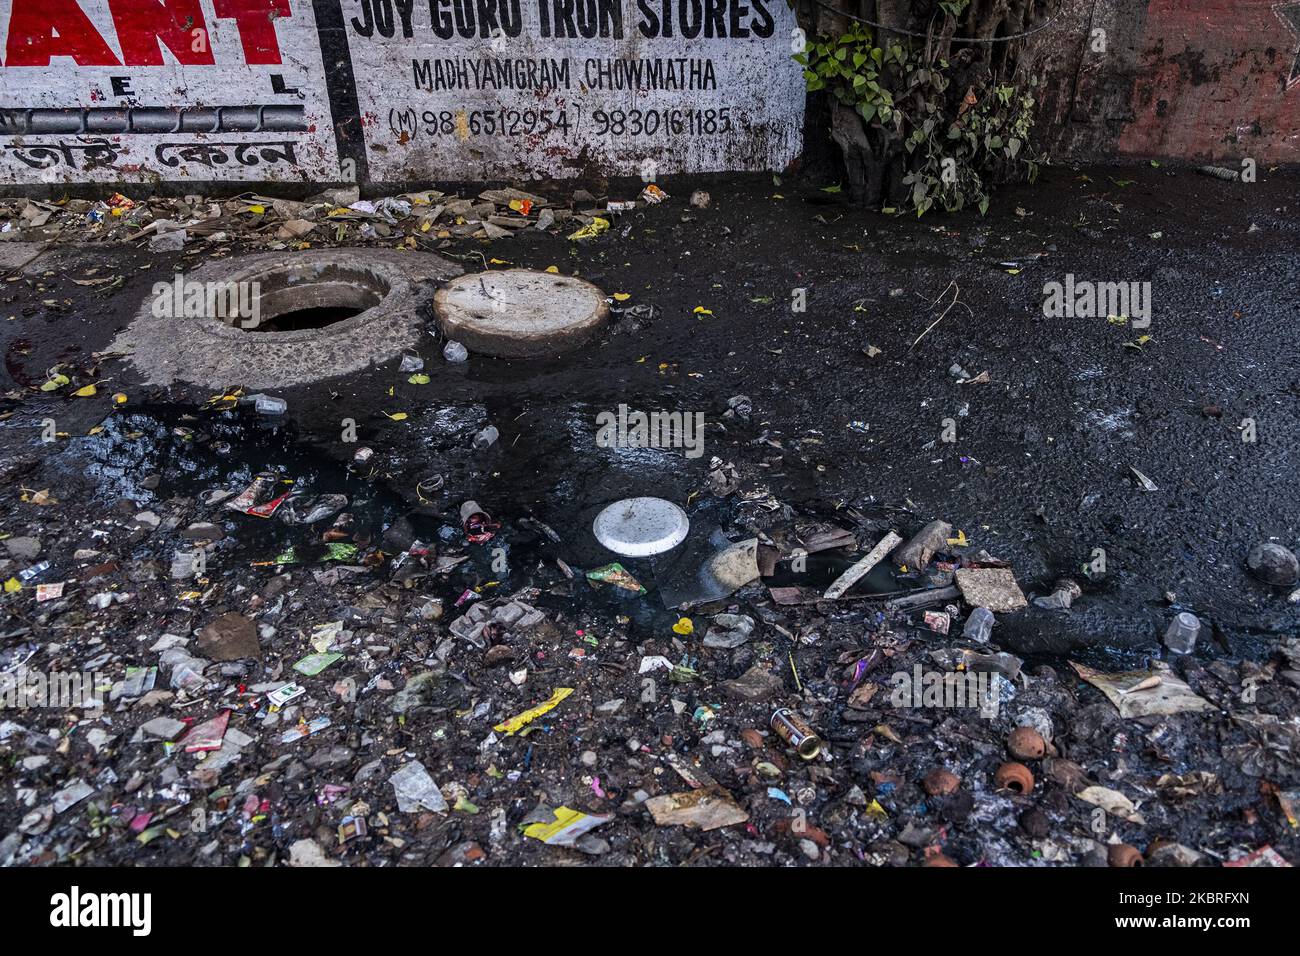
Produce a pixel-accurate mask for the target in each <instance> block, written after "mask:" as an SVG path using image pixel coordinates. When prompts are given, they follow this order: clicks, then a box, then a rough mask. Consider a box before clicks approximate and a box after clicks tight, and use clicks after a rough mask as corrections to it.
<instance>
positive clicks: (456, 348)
mask: <svg viewBox="0 0 1300 956" xmlns="http://www.w3.org/2000/svg"><path fill="white" fill-rule="evenodd" d="M442 357H443V358H445V359H446V360H447V361H448V362H451V363H453V364H455V363H459V362H463V361H465V360H466V359H467V358H469V349H467V348H465V346H463V345H461V344H460V343H459V342H448V343H447V344H446V345H444V346H443V347H442Z"/></svg>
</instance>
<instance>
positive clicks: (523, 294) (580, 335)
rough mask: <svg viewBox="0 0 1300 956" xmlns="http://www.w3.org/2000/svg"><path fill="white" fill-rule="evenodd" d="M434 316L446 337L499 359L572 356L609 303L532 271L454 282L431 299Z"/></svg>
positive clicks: (574, 282)
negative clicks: (568, 354) (569, 354)
mask: <svg viewBox="0 0 1300 956" xmlns="http://www.w3.org/2000/svg"><path fill="white" fill-rule="evenodd" d="M434 313H435V314H436V315H437V317H438V323H439V325H440V326H441V327H442V332H443V334H444V335H446V336H447V338H449V339H455V340H457V341H459V342H462V343H464V345H465V346H466V347H467V348H468V349H469V350H470V351H471V352H482V353H483V354H484V355H494V356H500V357H501V358H540V357H543V356H549V355H560V354H563V353H564V352H570V351H572V350H573V349H576V348H577V347H578V346H580V345H582V344H583V343H584V342H587V341H589V340H590V339H591V338H592V337H593V336H595V335H598V334H599V333H600V331H601V330H602V329H603V328H604V327H605V325H606V324H607V323H608V322H609V304H608V303H607V302H606V301H605V293H604V292H602V291H601V290H600V289H598V288H597V287H596V286H594V285H592V284H591V283H590V282H584V281H583V280H581V279H575V278H573V277H572V276H563V275H558V274H556V273H552V272H536V271H534V270H532V269H503V270H499V271H496V272H478V273H472V274H470V275H463V276H461V277H460V278H458V279H453V280H452V281H451V282H448V283H447V284H446V285H445V286H444V287H443V288H441V289H439V290H438V292H437V295H435V296H434Z"/></svg>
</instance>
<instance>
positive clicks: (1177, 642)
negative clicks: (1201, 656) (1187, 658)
mask: <svg viewBox="0 0 1300 956" xmlns="http://www.w3.org/2000/svg"><path fill="white" fill-rule="evenodd" d="M1200 631H1201V619H1200V618H1198V617H1197V616H1196V615H1195V614H1192V613H1191V612H1190V611H1182V612H1181V613H1179V615H1178V616H1177V617H1176V618H1174V619H1173V620H1172V621H1170V622H1169V628H1168V630H1166V631H1165V647H1167V648H1169V649H1170V650H1171V651H1173V652H1174V653H1175V654H1190V653H1191V652H1192V651H1193V650H1195V649H1196V635H1197V634H1199V633H1200Z"/></svg>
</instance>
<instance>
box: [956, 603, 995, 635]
mask: <svg viewBox="0 0 1300 956" xmlns="http://www.w3.org/2000/svg"><path fill="white" fill-rule="evenodd" d="M992 633H993V612H992V611H990V610H989V609H988V608H986V607H977V608H976V609H975V610H973V611H971V612H970V617H968V618H966V624H965V626H963V627H962V629H961V636H962V637H964V638H965V639H966V640H968V641H974V642H975V643H976V644H987V643H988V642H989V635H990V634H992Z"/></svg>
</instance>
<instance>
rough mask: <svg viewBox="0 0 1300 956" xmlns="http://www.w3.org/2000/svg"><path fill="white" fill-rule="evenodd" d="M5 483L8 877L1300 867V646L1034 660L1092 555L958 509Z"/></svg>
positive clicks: (0, 735)
mask: <svg viewBox="0 0 1300 956" xmlns="http://www.w3.org/2000/svg"><path fill="white" fill-rule="evenodd" d="M367 221H371V222H373V221H372V220H367ZM715 473H717V474H718V475H720V476H723V478H725V479H726V480H722V481H714V480H713V479H712V476H713V475H714V474H715ZM9 477H10V478H11V480H10V481H8V482H6V483H5V485H4V488H5V490H4V491H3V492H0V494H3V497H4V498H5V499H6V500H5V501H4V505H5V510H6V514H7V515H8V517H7V518H6V520H5V524H4V532H5V534H4V538H3V540H2V541H0V553H2V554H3V558H2V559H0V565H2V567H0V578H3V579H4V580H5V585H4V590H5V595H4V598H3V607H4V627H3V633H0V681H3V684H0V699H2V700H3V701H4V702H5V708H4V709H3V710H0V759H2V760H3V761H4V764H5V766H6V767H7V768H8V770H7V773H6V779H7V782H8V784H9V786H7V787H5V788H4V789H3V790H2V791H0V865H20V864H21V865H36V864H46V863H70V862H78V863H91V864H95V863H98V864H128V863H129V864H137V865H139V864H150V863H176V862H181V861H187V862H190V863H193V864H200V865H204V864H207V865H238V866H262V865H276V864H284V865H290V866H337V865H401V864H405V865H428V864H436V865H446V866H461V865H492V864H526V863H559V862H574V861H586V862H596V863H602V864H609V865H629V864H638V865H643V864H681V863H693V864H731V865H737V864H746V865H754V864H772V865H792V864H803V865H813V864H852V863H861V864H868V865H920V866H972V865H1024V866H1044V865H1075V866H1107V865H1109V866H1136V865H1161V866H1212V865H1225V866H1287V865H1290V861H1291V860H1293V859H1294V858H1295V854H1296V850H1297V836H1296V834H1297V827H1300V821H1298V820H1297V807H1298V805H1300V804H1298V803H1297V801H1298V800H1300V719H1298V718H1297V717H1296V716H1294V715H1295V714H1296V713H1297V702H1298V697H1300V641H1298V640H1296V639H1295V638H1293V637H1292V638H1287V639H1284V640H1281V641H1279V642H1278V643H1277V645H1276V647H1275V648H1274V650H1273V653H1272V654H1271V656H1270V657H1269V658H1268V660H1267V661H1265V662H1263V663H1256V662H1251V661H1243V660H1236V659H1232V658H1230V657H1228V656H1225V655H1207V654H1206V653H1204V652H1205V650H1206V648H1205V646H1204V645H1205V643H1206V642H1205V641H1204V640H1202V641H1201V642H1197V640H1196V633H1194V632H1193V631H1194V625H1193V622H1194V621H1198V619H1197V618H1196V616H1195V615H1194V614H1191V613H1189V612H1180V613H1179V614H1178V615H1170V617H1171V622H1172V623H1171V625H1170V629H1171V630H1170V633H1171V636H1170V638H1169V641H1168V644H1169V646H1168V647H1167V648H1162V647H1161V646H1160V644H1159V637H1160V636H1159V635H1158V634H1153V635H1152V636H1151V642H1150V646H1149V647H1148V648H1147V650H1146V653H1145V654H1144V655H1139V657H1140V660H1139V659H1135V661H1134V662H1133V663H1132V664H1131V666H1125V667H1120V666H1111V667H1102V666H1096V665H1095V664H1088V663H1086V662H1084V661H1083V660H1079V659H1068V660H1059V661H1057V662H1056V663H1048V662H1046V661H1038V662H1035V663H1027V662H1026V660H1025V659H1024V658H1022V657H1020V656H1018V655H1017V654H1015V653H1012V652H1011V651H1009V650H1007V649H1006V648H1005V647H1004V646H1003V643H1002V640H1003V638H1002V634H1003V632H1004V631H1007V632H1009V631H1010V630H1011V629H1013V628H1014V626H1015V621H1016V620H1017V618H1018V617H1019V616H1023V615H1030V614H1045V615H1057V616H1060V617H1062V618H1063V617H1064V616H1066V615H1069V614H1071V613H1072V609H1077V608H1078V606H1079V605H1080V603H1086V602H1087V601H1088V600H1089V593H1088V591H1089V589H1088V581H1087V579H1086V577H1084V578H1083V580H1081V581H1075V580H1073V579H1070V580H1062V581H1058V582H1053V583H1052V584H1051V585H1050V586H1048V587H1034V586H1025V587H1022V583H1021V582H1019V581H1018V580H1017V578H1016V575H1015V572H1014V569H1013V568H1011V567H1010V566H1009V565H1008V564H1007V563H1006V562H1005V561H1001V560H999V558H998V557H997V556H996V554H995V553H993V552H991V551H990V550H987V547H989V546H988V545H985V544H983V543H981V542H978V541H976V540H974V539H975V537H976V535H975V534H974V533H973V532H968V531H966V530H962V529H959V528H955V527H954V526H953V525H952V524H950V523H948V522H946V521H942V520H932V521H928V522H926V521H921V520H918V519H917V517H916V516H913V515H911V514H909V513H907V512H904V511H896V512H892V513H891V514H890V515H888V516H884V515H875V514H867V513H865V512H862V511H857V510H855V509H848V510H846V511H837V512H834V513H833V514H829V515H818V514H810V513H806V512H805V511H803V510H796V509H794V508H792V507H791V506H789V505H786V504H783V503H782V502H779V501H776V500H775V499H773V498H771V496H770V494H769V493H768V492H767V491H766V490H764V488H763V486H762V485H761V484H759V483H758V482H757V481H756V477H757V476H756V475H754V474H750V473H749V469H748V468H746V467H745V466H743V465H742V466H739V467H737V466H736V465H733V464H731V463H727V462H722V461H720V460H719V461H715V462H714V463H713V464H712V465H711V467H710V469H709V472H708V477H706V483H707V484H711V485H712V488H711V490H705V495H706V496H708V497H710V498H711V499H712V500H713V502H714V503H717V501H718V500H719V499H725V498H730V499H731V500H730V502H728V503H729V504H731V505H733V506H734V507H733V508H732V510H731V511H730V512H729V513H730V514H731V515H732V517H731V518H730V519H729V520H728V521H727V522H726V523H725V526H722V527H715V526H713V525H712V522H713V520H714V516H715V515H717V514H718V513H719V512H718V511H716V510H714V509H705V510H701V509H699V508H698V502H696V503H695V504H690V503H683V504H686V508H685V509H684V510H683V514H685V515H687V516H688V517H689V519H690V523H691V525H692V527H691V532H690V534H689V535H688V536H687V537H686V538H685V540H681V538H680V536H679V535H678V534H676V533H674V534H672V535H670V536H668V537H667V538H662V536H661V537H660V538H655V539H654V540H657V541H658V540H661V538H662V540H663V541H664V542H665V543H664V544H663V545H662V548H661V549H660V550H658V553H655V554H650V555H633V556H623V555H617V554H607V555H606V557H607V558H608V559H609V560H604V561H603V563H602V562H596V561H593V560H590V559H589V558H584V557H582V555H584V554H589V553H591V552H590V551H584V550H583V549H582V548H577V547H573V548H571V547H570V546H571V545H576V544H577V543H578V542H577V541H576V538H578V537H580V536H582V535H584V534H589V533H590V529H584V528H577V527H575V528H563V529H556V528H553V527H551V526H550V525H547V524H545V523H543V522H541V521H539V520H538V519H536V518H535V517H533V516H529V515H504V514H500V513H497V512H495V511H494V510H491V508H490V505H486V504H479V503H477V502H472V501H470V502H465V503H463V505H456V504H454V503H453V504H451V505H450V506H448V507H446V508H443V509H441V510H439V511H438V512H437V515H436V517H435V518H434V519H433V520H434V524H435V525H436V527H435V528H434V529H433V531H432V533H429V534H425V533H424V531H423V530H420V531H417V530H415V527H414V525H413V524H412V522H411V521H409V520H407V519H406V518H399V519H386V520H384V521H382V522H379V523H378V524H374V523H370V522H368V521H367V520H366V519H365V518H364V517H362V516H363V515H364V514H365V513H366V512H364V509H363V508H362V505H363V504H364V503H363V502H359V501H356V500H352V499H350V498H349V496H348V495H342V494H336V493H322V492H318V491H315V490H313V489H311V488H306V487H300V485H299V484H298V483H296V482H294V481H292V479H291V478H289V477H287V476H285V475H279V474H275V473H266V474H258V475H255V476H253V478H252V480H251V481H250V482H248V483H247V484H241V483H239V482H234V481H231V482H228V483H226V484H225V485H222V486H219V487H215V488H213V489H211V490H210V492H208V493H205V494H202V495H198V496H196V497H175V496H173V497H157V498H155V499H153V500H149V502H148V506H147V507H141V505H140V503H139V502H136V501H133V500H131V499H130V498H122V499H121V500H119V501H118V502H117V504H116V505H115V506H114V507H113V508H112V509H110V510H109V511H108V512H107V513H101V514H93V513H91V512H89V511H83V510H81V507H80V506H78V505H77V504H76V503H75V502H66V503H61V502H60V497H61V492H60V489H59V488H57V487H53V488H43V489H40V490H34V489H32V488H30V487H28V486H27V485H26V484H25V483H24V482H23V481H22V480H14V476H13V475H10V476H9ZM636 500H637V501H641V502H653V501H654V500H655V499H651V498H641V499H636ZM634 507H651V506H648V505H636V506H634ZM674 507H676V506H674ZM656 514H658V515H659V516H660V517H662V516H663V515H665V514H668V515H669V517H670V518H672V520H673V521H675V520H676V518H675V517H674V516H673V515H672V513H671V512H668V511H662V510H661V511H657V512H656ZM637 516H638V515H637V514H635V513H633V514H631V515H629V520H630V519H632V518H636V517H637ZM674 527H676V526H675V525H674ZM267 528H276V529H277V533H281V532H282V533H284V534H292V535H296V536H297V537H296V538H294V539H293V543H292V544H289V545H287V546H283V547H282V548H281V549H280V550H277V551H273V552H265V553H263V554H261V555H260V556H259V555H253V554H249V552H248V551H247V550H241V542H244V541H246V540H251V538H250V536H252V535H254V534H255V533H256V532H259V530H260V531H265V530H266V529H267ZM656 533H658V532H656ZM674 539H676V540H674ZM256 540H259V541H262V540H264V539H261V538H259V539H256ZM275 540H276V541H278V542H280V543H281V544H283V540H284V539H281V538H276V539H275ZM990 540H992V539H990ZM587 543H588V544H589V543H590V542H587ZM262 546H264V545H262ZM656 547H659V546H656ZM1274 548H1281V549H1282V550H1284V551H1285V550H1287V549H1285V548H1282V546H1281V545H1275V546H1274ZM650 550H655V549H653V548H652V549H650ZM1269 552H1270V556H1271V560H1269V561H1268V562H1267V567H1268V569H1269V570H1268V571H1267V573H1269V574H1272V575H1273V576H1274V577H1273V580H1274V581H1278V580H1279V577H1278V576H1279V575H1283V574H1284V572H1285V567H1284V565H1286V559H1285V557H1284V556H1283V555H1281V554H1279V553H1276V552H1275V550H1274V549H1272V548H1271V549H1269ZM1287 553H1290V552H1289V551H1288V552H1287ZM503 555H505V556H506V558H505V560H504V562H503V558H502V556H503ZM1243 559H1244V556H1243ZM1292 560H1294V556H1293V555H1292ZM1253 563H1254V565H1256V566H1259V567H1264V565H1265V563H1266V562H1265V558H1264V557H1263V556H1261V555H1255V556H1254V558H1253ZM1279 569H1280V570H1279ZM1261 573H1264V572H1261ZM1081 577H1082V575H1081ZM1294 583H1295V582H1294V574H1292V575H1291V580H1290V584H1291V585H1294ZM1277 586H1286V585H1285V583H1282V584H1278V585H1277ZM1026 590H1027V591H1028V593H1026ZM1184 614H1185V616H1184Z"/></svg>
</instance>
